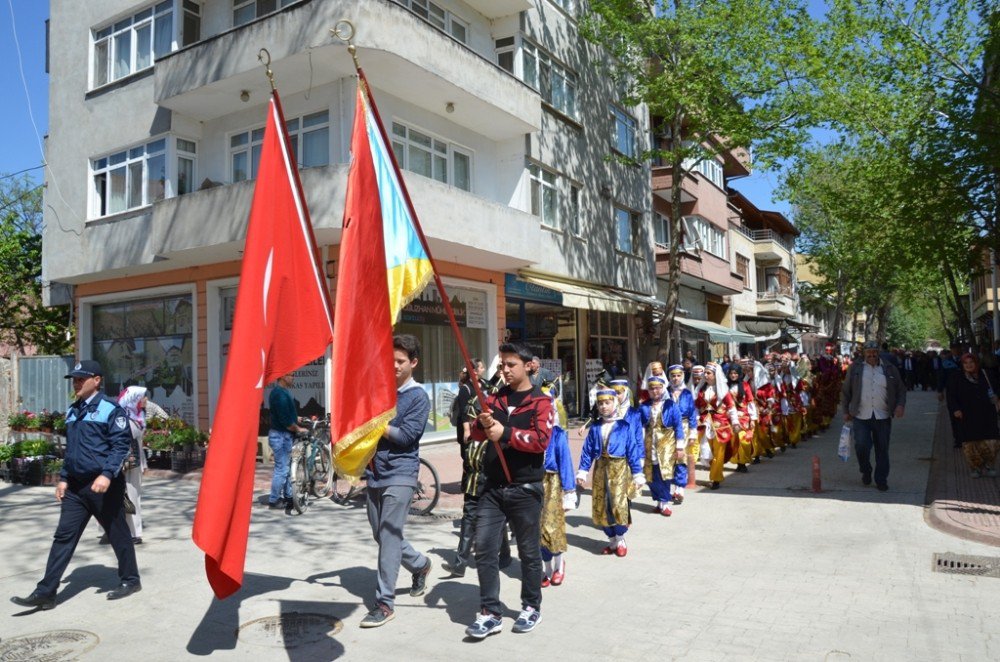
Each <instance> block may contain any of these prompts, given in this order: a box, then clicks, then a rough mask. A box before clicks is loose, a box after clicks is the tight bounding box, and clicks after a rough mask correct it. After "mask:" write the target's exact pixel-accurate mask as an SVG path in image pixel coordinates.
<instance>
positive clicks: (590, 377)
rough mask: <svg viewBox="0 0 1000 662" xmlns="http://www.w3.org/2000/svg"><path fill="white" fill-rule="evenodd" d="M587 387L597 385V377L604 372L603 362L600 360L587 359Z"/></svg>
mask: <svg viewBox="0 0 1000 662" xmlns="http://www.w3.org/2000/svg"><path fill="white" fill-rule="evenodd" d="M586 368H587V386H588V387H589V386H593V385H594V384H596V383H597V376H598V375H600V374H601V372H602V371H603V370H604V362H603V361H601V360H600V359H587V363H586Z"/></svg>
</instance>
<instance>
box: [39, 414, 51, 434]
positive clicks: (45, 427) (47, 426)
mask: <svg viewBox="0 0 1000 662" xmlns="http://www.w3.org/2000/svg"><path fill="white" fill-rule="evenodd" d="M54 424H55V414H53V413H52V412H50V411H49V410H48V409H43V410H42V411H41V413H40V414H38V430H39V432H45V433H51V432H52V429H53V426H54Z"/></svg>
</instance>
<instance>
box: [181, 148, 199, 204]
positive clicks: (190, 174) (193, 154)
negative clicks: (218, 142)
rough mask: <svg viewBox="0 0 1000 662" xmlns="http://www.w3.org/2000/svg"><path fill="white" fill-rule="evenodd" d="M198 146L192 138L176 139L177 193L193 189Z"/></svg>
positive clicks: (189, 191) (188, 191) (182, 193)
mask: <svg viewBox="0 0 1000 662" xmlns="http://www.w3.org/2000/svg"><path fill="white" fill-rule="evenodd" d="M197 153H198V146H197V145H196V144H195V142H194V141H193V140H185V139H184V138H178V139H177V195H184V194H185V193H191V192H192V191H194V186H195V181H196V180H195V177H196V172H195V164H196V161H197Z"/></svg>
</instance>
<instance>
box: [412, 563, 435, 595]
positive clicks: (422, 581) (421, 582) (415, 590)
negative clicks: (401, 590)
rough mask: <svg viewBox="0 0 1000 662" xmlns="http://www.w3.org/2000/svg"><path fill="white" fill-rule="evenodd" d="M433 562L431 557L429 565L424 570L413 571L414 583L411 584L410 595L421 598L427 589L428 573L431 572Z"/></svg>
mask: <svg viewBox="0 0 1000 662" xmlns="http://www.w3.org/2000/svg"><path fill="white" fill-rule="evenodd" d="M432 565H434V564H433V563H431V560H430V559H427V566H426V567H424V569H423V570H418V571H417V572H415V573H413V584H412V585H411V586H410V597H412V598H419V597H420V596H421V595H423V594H424V592H426V591H427V575H429V574H431V566H432Z"/></svg>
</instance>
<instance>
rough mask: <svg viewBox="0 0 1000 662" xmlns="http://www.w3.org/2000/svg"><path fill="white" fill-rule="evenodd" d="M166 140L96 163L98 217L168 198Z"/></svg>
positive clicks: (93, 166) (141, 146)
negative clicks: (166, 195)
mask: <svg viewBox="0 0 1000 662" xmlns="http://www.w3.org/2000/svg"><path fill="white" fill-rule="evenodd" d="M166 147H167V141H166V139H164V138H161V139H159V140H154V141H153V142H150V143H147V144H145V145H139V146H138V147H132V148H131V149H126V150H122V151H121V152H116V153H114V154H111V155H110V156H106V157H102V158H99V159H94V161H93V162H92V172H93V182H94V188H93V191H94V208H93V212H94V215H95V216H97V217H101V216H108V215H110V214H117V213H120V212H123V211H128V210H130V209H138V208H139V207H144V206H146V205H151V204H153V203H154V202H156V201H157V200H162V199H163V198H164V196H165V194H166Z"/></svg>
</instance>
